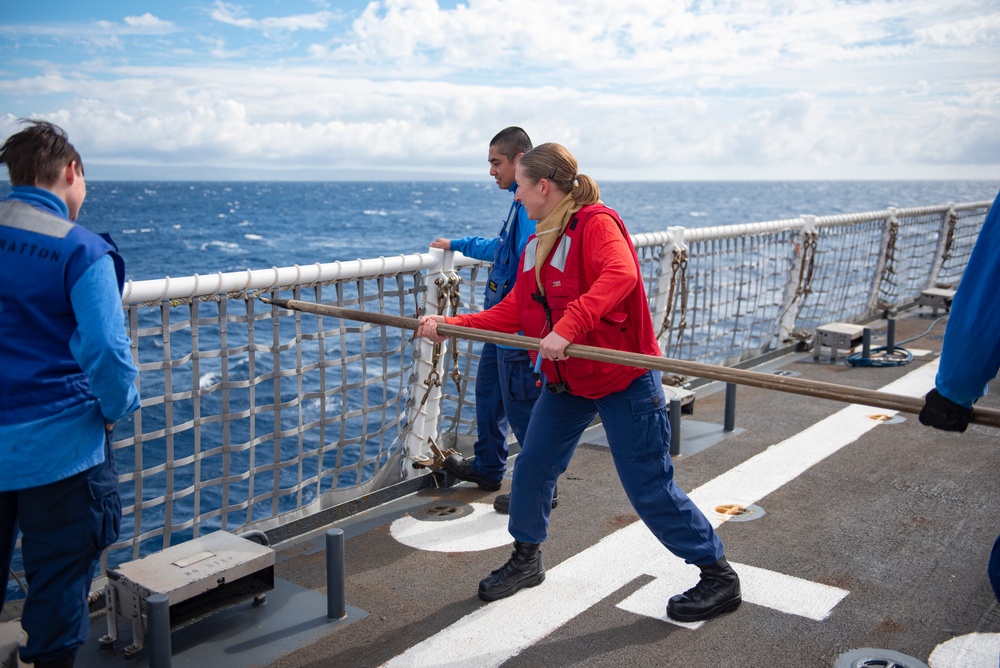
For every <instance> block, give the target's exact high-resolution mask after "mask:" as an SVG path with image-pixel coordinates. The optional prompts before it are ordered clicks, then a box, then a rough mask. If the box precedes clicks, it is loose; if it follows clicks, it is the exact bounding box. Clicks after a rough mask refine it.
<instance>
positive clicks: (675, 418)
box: [670, 399, 681, 457]
mask: <svg viewBox="0 0 1000 668" xmlns="http://www.w3.org/2000/svg"><path fill="white" fill-rule="evenodd" d="M679 454H681V400H680V399H671V400H670V456H671V457H674V456H676V455H679Z"/></svg>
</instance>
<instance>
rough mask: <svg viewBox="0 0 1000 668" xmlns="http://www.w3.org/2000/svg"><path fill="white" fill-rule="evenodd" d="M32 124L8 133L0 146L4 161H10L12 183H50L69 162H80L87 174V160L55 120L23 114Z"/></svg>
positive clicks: (79, 167)
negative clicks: (38, 118)
mask: <svg viewBox="0 0 1000 668" xmlns="http://www.w3.org/2000/svg"><path fill="white" fill-rule="evenodd" d="M18 122H19V123H21V124H27V125H28V127H26V128H25V129H23V130H21V131H20V132H16V133H14V134H12V135H11V136H9V137H7V141H5V142H4V143H3V146H0V164H5V165H7V171H8V173H9V174H10V184H11V185H12V186H35V185H40V186H49V185H52V184H53V183H55V182H56V181H57V180H58V179H59V172H61V171H62V170H63V169H65V167H66V165H68V164H69V163H71V162H74V161H75V162H76V168H77V172H78V173H79V174H83V161H82V160H81V159H80V154H79V153H77V151H76V149H75V148H73V145H72V144H70V143H69V137H67V136H66V132H65V131H64V130H63V129H62V128H60V127H59V126H58V125H55V124H54V123H49V122H48V121H41V120H36V119H26V118H22V119H19V121H18Z"/></svg>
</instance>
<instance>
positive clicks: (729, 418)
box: [722, 383, 736, 431]
mask: <svg viewBox="0 0 1000 668" xmlns="http://www.w3.org/2000/svg"><path fill="white" fill-rule="evenodd" d="M734 429H736V383H726V416H725V422H724V423H723V425H722V430H723V431H733V430H734Z"/></svg>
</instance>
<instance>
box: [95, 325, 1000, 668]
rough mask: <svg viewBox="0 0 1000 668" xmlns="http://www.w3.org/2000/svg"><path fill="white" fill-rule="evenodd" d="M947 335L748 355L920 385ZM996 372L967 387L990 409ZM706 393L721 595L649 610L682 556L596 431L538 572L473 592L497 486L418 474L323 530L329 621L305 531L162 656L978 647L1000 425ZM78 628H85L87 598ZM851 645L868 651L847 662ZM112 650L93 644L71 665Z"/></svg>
mask: <svg viewBox="0 0 1000 668" xmlns="http://www.w3.org/2000/svg"><path fill="white" fill-rule="evenodd" d="M932 322H933V319H932V317H931V316H930V313H929V312H926V313H923V314H916V313H913V314H911V315H910V316H908V317H900V319H899V320H898V321H897V326H896V340H897V341H903V340H905V339H908V338H910V337H913V336H917V335H919V334H920V333H921V332H923V331H924V330H926V329H927V328H928V327H929V326H930V325H931V323H932ZM884 325H885V323H884V321H882V322H879V323H874V325H873V326H875V327H883V328H884ZM943 331H944V323H943V322H942V323H939V324H937V325H936V327H935V328H934V329H933V330H932V331H931V332H930V333H929V334H928V335H927V336H924V337H923V338H920V339H918V340H915V341H913V342H912V343H909V344H907V345H906V346H905V347H906V348H907V349H909V350H911V351H912V352H914V354H915V357H914V360H913V361H912V362H910V363H908V364H905V365H902V366H894V367H849V366H846V365H845V364H844V363H843V362H842V361H841V362H840V363H838V364H832V363H829V361H828V359H827V357H826V355H824V356H823V357H822V358H821V359H820V360H819V361H815V360H814V359H813V355H812V352H797V353H794V354H790V355H787V356H784V357H780V358H777V359H774V360H771V361H769V362H767V363H766V364H765V365H763V366H761V367H757V368H756V369H755V370H758V371H767V372H781V373H790V374H797V375H800V376H801V377H802V378H806V379H815V380H821V381H826V382H833V383H838V384H842V385H848V386H852V387H859V388H868V389H886V390H887V391H893V392H896V393H899V394H910V395H913V396H921V395H923V394H924V393H925V392H926V391H927V390H928V389H930V387H932V386H933V373H934V370H935V368H936V360H937V351H938V350H939V348H940V343H941V338H942V334H943ZM877 342H878V339H876V343H877ZM924 351H926V352H924ZM996 384H997V381H994V388H993V391H992V393H991V394H990V395H988V396H987V397H985V398H984V399H983V400H982V401H981V402H980V403H981V405H983V406H986V407H991V408H1000V388H997V387H996ZM722 388H723V386H722V385H720V384H718V383H713V384H709V385H705V386H703V387H701V388H699V389H698V390H697V391H696V400H695V403H694V411H693V414H690V415H685V416H684V418H683V421H682V429H681V434H682V446H681V449H682V454H681V455H680V456H678V457H676V458H675V462H674V463H675V471H676V479H677V481H678V482H679V484H680V485H681V487H682V488H683V489H685V490H686V491H687V492H688V493H689V494H690V495H691V496H692V498H694V499H695V501H696V502H697V503H698V504H699V506H700V507H702V509H703V510H704V511H705V512H706V514H708V515H710V517H712V518H713V519H714V520H715V521H717V522H719V528H718V532H719V535H720V537H721V538H722V540H723V542H724V544H725V548H726V556H727V558H728V559H729V560H730V562H732V563H733V564H734V567H735V568H736V569H737V570H738V572H739V573H740V575H741V577H742V582H743V594H744V603H743V605H742V606H741V607H740V608H739V610H737V611H736V612H734V613H731V614H726V615H724V616H722V617H720V618H717V619H715V620H711V621H709V622H706V623H703V624H698V625H678V624H675V623H672V622H670V621H668V620H667V619H666V616H665V606H666V602H667V599H668V598H669V597H670V596H671V595H673V594H675V593H678V592H680V591H682V590H683V589H686V588H688V587H690V586H692V585H693V584H694V582H695V581H696V579H697V569H696V568H695V567H693V566H687V565H685V564H683V563H682V562H680V560H678V559H677V558H676V557H674V556H672V555H671V554H670V553H669V552H667V550H666V549H664V548H663V547H662V546H660V545H659V544H657V543H656V542H655V540H653V539H652V537H651V535H650V534H649V532H648V531H647V530H646V529H645V528H644V527H643V526H642V524H641V523H640V522H638V518H637V516H636V515H635V513H634V512H633V510H632V508H631V507H630V505H629V503H628V501H627V499H626V498H625V494H624V492H623V491H622V489H621V486H620V484H619V482H618V479H617V476H616V474H615V471H614V467H613V465H612V460H611V456H610V453H609V452H608V450H607V447H606V446H605V445H604V444H603V438H602V437H603V434H602V432H601V431H600V429H599V428H596V429H592V430H589V431H588V434H587V436H586V438H585V439H584V442H583V443H581V445H580V446H579V448H578V450H577V452H576V455H575V457H574V459H573V461H572V463H571V465H570V467H569V470H568V471H567V472H566V474H565V475H564V476H563V477H562V478H561V479H560V482H559V505H558V507H557V508H555V509H554V510H553V512H552V516H551V525H550V538H549V540H548V541H547V542H546V543H545V544H544V545H543V547H542V552H543V560H544V564H545V568H546V573H547V578H546V580H545V582H544V583H543V584H542V585H541V586H538V587H535V588H532V589H528V590H523V591H521V592H519V593H517V594H516V595H514V596H513V597H510V598H508V599H504V600H501V601H497V602H493V603H484V602H482V601H480V600H479V598H478V597H477V586H478V582H479V580H480V579H481V578H483V577H485V576H486V575H487V574H489V572H490V571H491V570H493V569H495V568H498V567H499V566H500V565H502V564H503V563H504V562H505V561H506V560H507V558H508V556H509V554H510V549H511V547H510V537H509V535H508V534H507V533H506V516H503V515H498V514H497V513H495V512H494V511H493V509H492V506H491V504H492V500H493V497H494V496H495V495H496V493H493V492H484V491H481V490H479V489H478V488H477V487H475V486H473V485H471V484H468V483H461V484H458V485H455V486H453V487H450V488H441V489H425V490H423V491H421V492H419V493H417V494H414V495H411V496H407V497H404V498H400V499H397V500H394V501H391V502H389V503H385V504H383V505H380V506H378V507H376V508H374V509H371V510H367V511H365V512H362V513H359V514H357V515H354V516H352V517H350V518H348V519H345V520H342V521H338V522H337V523H336V524H335V525H333V526H334V527H335V528H340V529H342V530H343V532H344V538H345V546H346V547H345V569H346V602H347V606H348V616H347V618H346V619H343V620H335V621H329V620H327V619H326V617H325V611H326V608H325V605H326V556H325V551H324V546H325V528H324V529H321V530H318V531H315V532H313V533H312V534H310V535H305V536H300V537H299V538H297V539H294V540H289V541H286V542H284V543H281V544H278V545H275V546H274V547H275V549H276V550H277V553H278V563H277V565H276V567H275V575H276V577H277V579H278V586H277V587H276V589H275V591H274V592H273V593H271V594H269V598H268V603H267V604H266V605H264V606H260V607H256V608H252V607H250V606H245V607H243V608H240V609H239V610H238V611H236V612H232V611H227V612H226V613H220V615H222V616H220V619H217V620H214V621H213V620H211V619H209V620H205V621H203V622H200V623H198V624H195V625H192V626H190V627H188V628H186V629H182V630H180V631H177V632H175V633H174V634H173V640H172V643H173V653H174V657H173V665H177V666H180V665H198V666H205V665H213V666H215V668H222V667H223V666H257V665H260V666H265V665H266V666H273V667H274V668H300V667H315V668H318V667H321V666H323V667H327V666H344V667H362V666H366V667H367V666H371V667H374V666H380V665H390V666H422V667H424V666H442V667H443V666H455V667H459V666H504V668H522V667H529V666H530V667H532V668H534V667H535V666H632V667H636V668H641V667H646V666H649V667H652V666H667V665H669V666H685V668H702V667H706V668H707V667H713V668H714V667H717V666H733V667H744V666H746V667H757V666H767V667H771V666H779V667H780V666H816V667H824V666H838V667H839V666H845V667H847V666H861V665H879V666H884V665H888V664H886V663H877V661H879V660H882V659H887V660H896V661H897V663H898V665H901V666H908V667H909V668H916V667H919V666H931V667H933V668H947V667H949V666H954V667H962V668H975V667H978V666H996V665H997V656H998V652H1000V640H998V639H1000V609H998V604H997V601H996V599H995V598H994V595H993V592H992V590H991V589H990V585H989V582H988V580H987V577H986V564H987V559H988V558H989V554H990V549H991V546H992V544H993V541H994V539H995V538H996V536H997V533H998V531H1000V520H998V518H997V508H1000V486H998V485H997V478H998V462H1000V456H998V451H997V446H998V444H1000V439H998V436H1000V434H998V433H997V432H996V431H995V430H993V429H991V428H988V427H983V426H977V425H972V426H970V428H969V430H968V431H967V432H966V433H964V434H951V433H945V432H941V431H937V430H933V429H929V428H926V427H923V426H922V425H920V424H919V423H918V421H917V419H916V416H915V415H904V414H896V413H894V412H892V411H886V410H882V409H876V408H865V407H859V406H853V405H847V404H843V403H838V402H834V401H828V400H821V399H814V398H809V397H804V396H798V395H793V394H787V393H779V392H775V391H768V390H761V389H754V388H751V387H746V386H741V387H739V388H738V390H737V392H736V421H735V427H736V428H735V429H734V430H732V431H729V432H726V431H724V430H723V424H724V417H725V392H723V391H722ZM509 484H510V483H509V479H508V480H507V481H505V483H504V488H503V490H502V491H508V490H509ZM730 503H736V504H740V505H743V506H744V507H747V508H748V509H749V511H750V512H749V513H748V514H747V515H744V516H738V517H735V518H733V519H730V520H723V519H722V516H721V515H719V514H717V513H716V512H715V509H716V508H718V507H719V506H722V505H724V504H730ZM93 626H94V636H95V638H96V637H98V636H100V635H101V634H102V633H103V632H104V627H105V624H104V619H103V616H101V615H96V616H95V617H94V623H93ZM869 655H870V659H871V661H875V663H868V664H864V663H858V661H859V660H865V658H866V657H868V656H869ZM120 658H121V657H120V653H119V652H118V651H117V650H115V651H113V652H109V651H107V650H105V651H101V650H99V649H97V647H96V642H91V643H89V644H88V645H87V646H86V647H85V649H84V651H83V652H82V653H81V656H80V658H79V660H78V665H81V666H84V667H85V668H86V667H88V666H109V665H115V664H117V663H118V660H119V659H120ZM121 661H122V662H123V663H122V665H126V663H125V662H124V659H121ZM138 661H139V662H141V661H143V659H142V658H141V657H140V658H139V660H138ZM127 665H136V660H133V661H132V662H131V663H130V664H127Z"/></svg>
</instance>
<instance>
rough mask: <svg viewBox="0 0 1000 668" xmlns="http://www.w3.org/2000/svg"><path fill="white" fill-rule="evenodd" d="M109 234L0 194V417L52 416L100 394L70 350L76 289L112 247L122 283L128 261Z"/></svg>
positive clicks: (12, 419)
mask: <svg viewBox="0 0 1000 668" xmlns="http://www.w3.org/2000/svg"><path fill="white" fill-rule="evenodd" d="M117 250H118V249H117V247H116V246H115V245H114V243H113V242H112V241H111V240H110V238H106V237H103V236H101V235H98V234H95V233H94V232H91V231H90V230H88V229H86V228H85V227H81V226H79V225H76V224H74V223H72V222H70V221H68V220H65V219H64V218H60V217H59V216H57V215H54V214H51V213H47V212H45V211H42V210H40V209H38V208H35V207H33V206H31V205H29V204H25V203H24V202H19V201H15V200H7V201H2V202H0V424H15V423H23V422H30V421H34V420H38V419H41V418H45V417H51V416H53V415H56V414H58V413H59V412H61V411H62V410H65V409H66V408H68V407H70V406H74V405H77V404H79V403H82V402H84V401H89V400H92V399H94V395H93V393H92V392H91V390H90V383H89V381H88V379H87V375H86V374H85V373H84V372H83V370H82V369H81V368H80V365H79V364H78V363H77V362H76V360H75V359H74V358H73V355H72V353H71V352H70V338H71V337H72V336H73V332H74V331H75V330H76V327H77V322H76V316H75V315H74V314H73V307H72V304H71V303H70V294H71V292H72V291H73V286H74V285H75V284H76V282H77V280H78V279H79V278H80V276H82V275H83V274H84V272H86V271H87V269H88V268H89V267H90V266H91V265H92V264H93V263H94V262H96V261H97V260H98V259H99V258H100V257H102V256H103V255H104V254H105V253H110V254H111V256H112V259H113V260H114V263H115V273H116V274H117V277H118V287H119V290H120V289H121V287H122V285H123V282H124V262H123V260H122V259H121V257H120V256H119V255H118V253H117Z"/></svg>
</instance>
